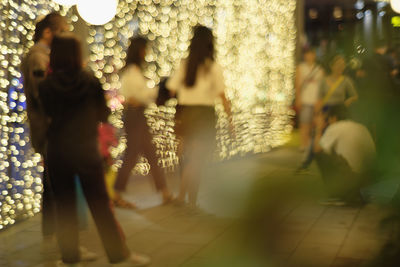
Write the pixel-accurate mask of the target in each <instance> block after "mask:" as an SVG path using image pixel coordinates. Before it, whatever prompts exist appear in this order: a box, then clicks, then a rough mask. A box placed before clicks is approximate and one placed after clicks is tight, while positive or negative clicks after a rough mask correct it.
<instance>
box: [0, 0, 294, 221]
mask: <svg viewBox="0 0 400 267" xmlns="http://www.w3.org/2000/svg"><path fill="white" fill-rule="evenodd" d="M0 4H1V6H2V9H1V10H0V31H1V35H0V112H1V113H0V116H1V117H0V123H1V125H0V138H1V139H0V142H1V148H0V205H1V206H0V216H1V217H0V229H2V228H3V227H4V226H7V225H10V224H13V223H15V221H16V220H17V219H18V218H19V217H29V216H33V215H34V214H35V213H37V212H39V209H40V200H41V191H42V183H41V179H40V177H41V176H42V175H41V172H42V171H43V168H42V167H41V165H40V156H39V155H37V154H34V153H33V151H32V149H31V148H30V145H29V134H28V129H27V127H26V126H25V122H26V112H25V109H24V105H25V96H24V94H23V88H22V80H21V74H20V72H19V70H18V67H19V65H20V60H21V58H22V55H23V54H25V53H26V52H27V50H28V48H29V47H30V46H32V45H33V42H32V36H33V31H34V24H35V20H36V19H37V17H38V16H40V15H45V14H47V13H48V12H49V11H52V10H59V11H60V12H61V13H62V14H64V15H67V17H68V18H69V19H70V20H72V21H76V20H77V16H76V15H74V13H73V12H72V11H71V9H69V8H65V7H63V8H61V7H60V6H58V5H57V4H55V3H53V2H51V1H46V0H19V1H17V0H0ZM295 7H296V0H197V1H192V0H126V1H119V6H118V12H117V15H116V17H115V18H114V19H113V20H112V21H111V22H110V23H107V24H105V25H103V26H91V25H88V27H89V28H88V30H89V35H88V36H87V40H86V41H87V43H88V45H89V49H90V56H89V62H88V64H89V66H90V67H91V69H92V70H93V71H94V73H95V75H96V76H97V77H98V78H99V79H100V80H101V82H102V83H103V85H104V89H105V90H107V91H108V95H109V96H110V97H111V100H110V104H111V106H112V108H113V110H114V113H113V116H112V118H111V122H112V124H113V125H115V126H116V127H117V128H120V129H121V128H122V126H123V124H122V121H121V111H122V107H121V104H120V100H121V99H119V97H118V96H117V91H118V89H119V87H120V81H119V75H118V70H119V69H121V67H122V66H123V64H124V59H125V57H126V52H125V51H126V48H127V45H128V41H129V38H130V37H132V36H133V35H135V34H138V33H139V34H142V35H145V36H147V37H148V39H149V40H150V41H151V46H150V52H149V53H148V55H147V57H146V61H147V63H148V64H147V68H146V76H147V77H148V78H149V85H157V84H158V83H159V82H160V80H161V79H162V78H163V77H168V76H169V75H170V74H171V73H172V72H173V71H174V69H175V68H176V67H177V66H178V65H179V62H180V60H181V59H182V58H184V57H185V56H187V53H188V47H189V41H190V39H191V34H192V33H191V29H192V27H193V26H195V25H196V24H198V23H201V24H204V25H206V26H208V27H211V28H212V29H213V31H214V34H215V36H216V40H217V41H216V48H217V55H218V56H217V60H218V62H219V63H220V64H221V65H222V66H223V68H224V70H225V72H224V75H225V79H226V85H227V89H226V93H227V96H228V98H229V99H230V100H231V102H232V109H233V126H234V130H235V131H234V132H235V134H230V132H229V131H228V123H227V117H226V114H225V113H224V112H223V110H222V106H221V105H218V106H217V113H218V118H219V120H218V144H219V145H218V148H219V149H218V156H219V158H221V159H227V158H230V157H232V156H235V155H238V154H239V155H242V154H247V153H258V152H264V151H268V150H269V149H270V148H272V147H275V146H279V145H281V144H283V143H284V142H285V141H286V140H287V138H288V136H289V133H290V131H291V124H290V114H289V109H288V106H289V103H291V101H292V98H293V71H294V49H295V37H296V31H295V25H294V24H295V22H294V17H295V16H294V10H295ZM175 106H176V100H174V99H172V100H170V101H168V102H167V103H166V105H165V106H161V107H156V106H152V107H150V108H149V109H148V110H147V117H148V122H149V124H150V125H151V126H152V129H153V132H154V142H155V143H156V145H157V148H158V154H159V156H160V165H162V166H163V167H165V168H166V169H172V168H174V166H175V165H176V164H177V163H178V161H177V156H176V150H177V145H178V144H177V141H176V138H175V135H174V131H173V128H174V115H175ZM120 141H121V142H120V143H119V145H118V146H117V147H116V148H115V149H113V151H112V153H113V156H114V157H115V158H116V159H117V161H116V165H115V167H118V166H119V164H120V163H121V162H120V161H119V160H118V159H119V158H120V156H121V155H122V153H123V151H124V149H125V143H126V140H125V139H124V137H123V136H122V135H121V138H120ZM148 170H149V166H148V164H146V161H145V160H144V161H143V163H142V164H138V166H137V167H136V171H138V172H140V173H142V174H146V173H147V172H148Z"/></svg>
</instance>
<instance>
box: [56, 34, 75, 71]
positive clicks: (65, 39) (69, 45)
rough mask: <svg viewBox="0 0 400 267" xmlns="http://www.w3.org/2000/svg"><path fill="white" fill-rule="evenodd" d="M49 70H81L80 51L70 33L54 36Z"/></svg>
mask: <svg viewBox="0 0 400 267" xmlns="http://www.w3.org/2000/svg"><path fill="white" fill-rule="evenodd" d="M50 69H51V70H52V71H53V72H57V71H68V72H77V71H80V70H82V49H81V44H80V42H79V40H78V39H77V38H76V36H75V35H73V34H72V33H63V34H60V35H56V36H55V37H54V39H53V42H52V44H51V52H50Z"/></svg>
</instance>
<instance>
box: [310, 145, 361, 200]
mask: <svg viewBox="0 0 400 267" xmlns="http://www.w3.org/2000/svg"><path fill="white" fill-rule="evenodd" d="M315 160H316V162H317V165H318V168H319V170H320V172H321V176H322V178H323V180H324V183H325V185H326V186H327V189H328V192H329V194H330V195H331V196H332V197H339V198H342V199H343V200H348V201H352V200H355V199H357V198H359V197H360V188H361V187H362V185H363V184H364V183H367V180H368V179H367V174H359V173H355V172H354V171H353V170H352V169H351V168H350V166H349V164H348V163H347V161H346V160H345V159H344V158H343V157H341V156H338V155H336V154H333V155H328V154H325V153H323V152H321V153H317V154H315Z"/></svg>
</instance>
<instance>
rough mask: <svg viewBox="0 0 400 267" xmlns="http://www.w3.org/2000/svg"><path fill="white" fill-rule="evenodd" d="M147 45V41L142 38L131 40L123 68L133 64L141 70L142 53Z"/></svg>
mask: <svg viewBox="0 0 400 267" xmlns="http://www.w3.org/2000/svg"><path fill="white" fill-rule="evenodd" d="M147 43H148V41H147V39H146V38H144V37H142V36H137V37H134V38H132V39H131V43H130V45H129V47H128V51H127V55H126V60H125V67H127V66H129V65H131V64H134V65H137V66H138V67H139V68H141V66H142V64H143V61H144V58H143V55H142V51H143V50H145V49H146V46H147ZM125 67H124V68H125Z"/></svg>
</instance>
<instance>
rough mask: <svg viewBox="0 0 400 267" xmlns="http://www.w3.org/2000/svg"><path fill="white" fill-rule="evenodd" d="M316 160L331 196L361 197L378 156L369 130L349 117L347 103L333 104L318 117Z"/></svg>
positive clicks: (355, 198)
mask: <svg viewBox="0 0 400 267" xmlns="http://www.w3.org/2000/svg"><path fill="white" fill-rule="evenodd" d="M314 153H315V159H316V162H317V165H318V168H319V169H320V172H321V175H322V178H323V179H324V182H325V184H326V186H327V188H328V191H329V194H330V195H331V197H337V198H341V199H342V200H344V201H346V202H352V201H356V200H358V199H359V196H360V195H359V189H360V188H361V187H362V186H363V185H364V184H365V183H366V182H368V174H369V171H370V167H371V166H372V163H373V161H374V158H375V153H376V151H375V144H374V141H373V139H372V136H371V134H370V132H369V131H368V129H367V128H366V127H365V126H364V125H362V124H360V123H357V122H354V121H351V120H348V119H347V109H346V107H345V106H344V105H340V106H334V107H332V108H331V109H329V110H328V111H327V112H326V113H325V114H322V113H321V114H319V115H318V117H317V119H316V137H315V146H314Z"/></svg>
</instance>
